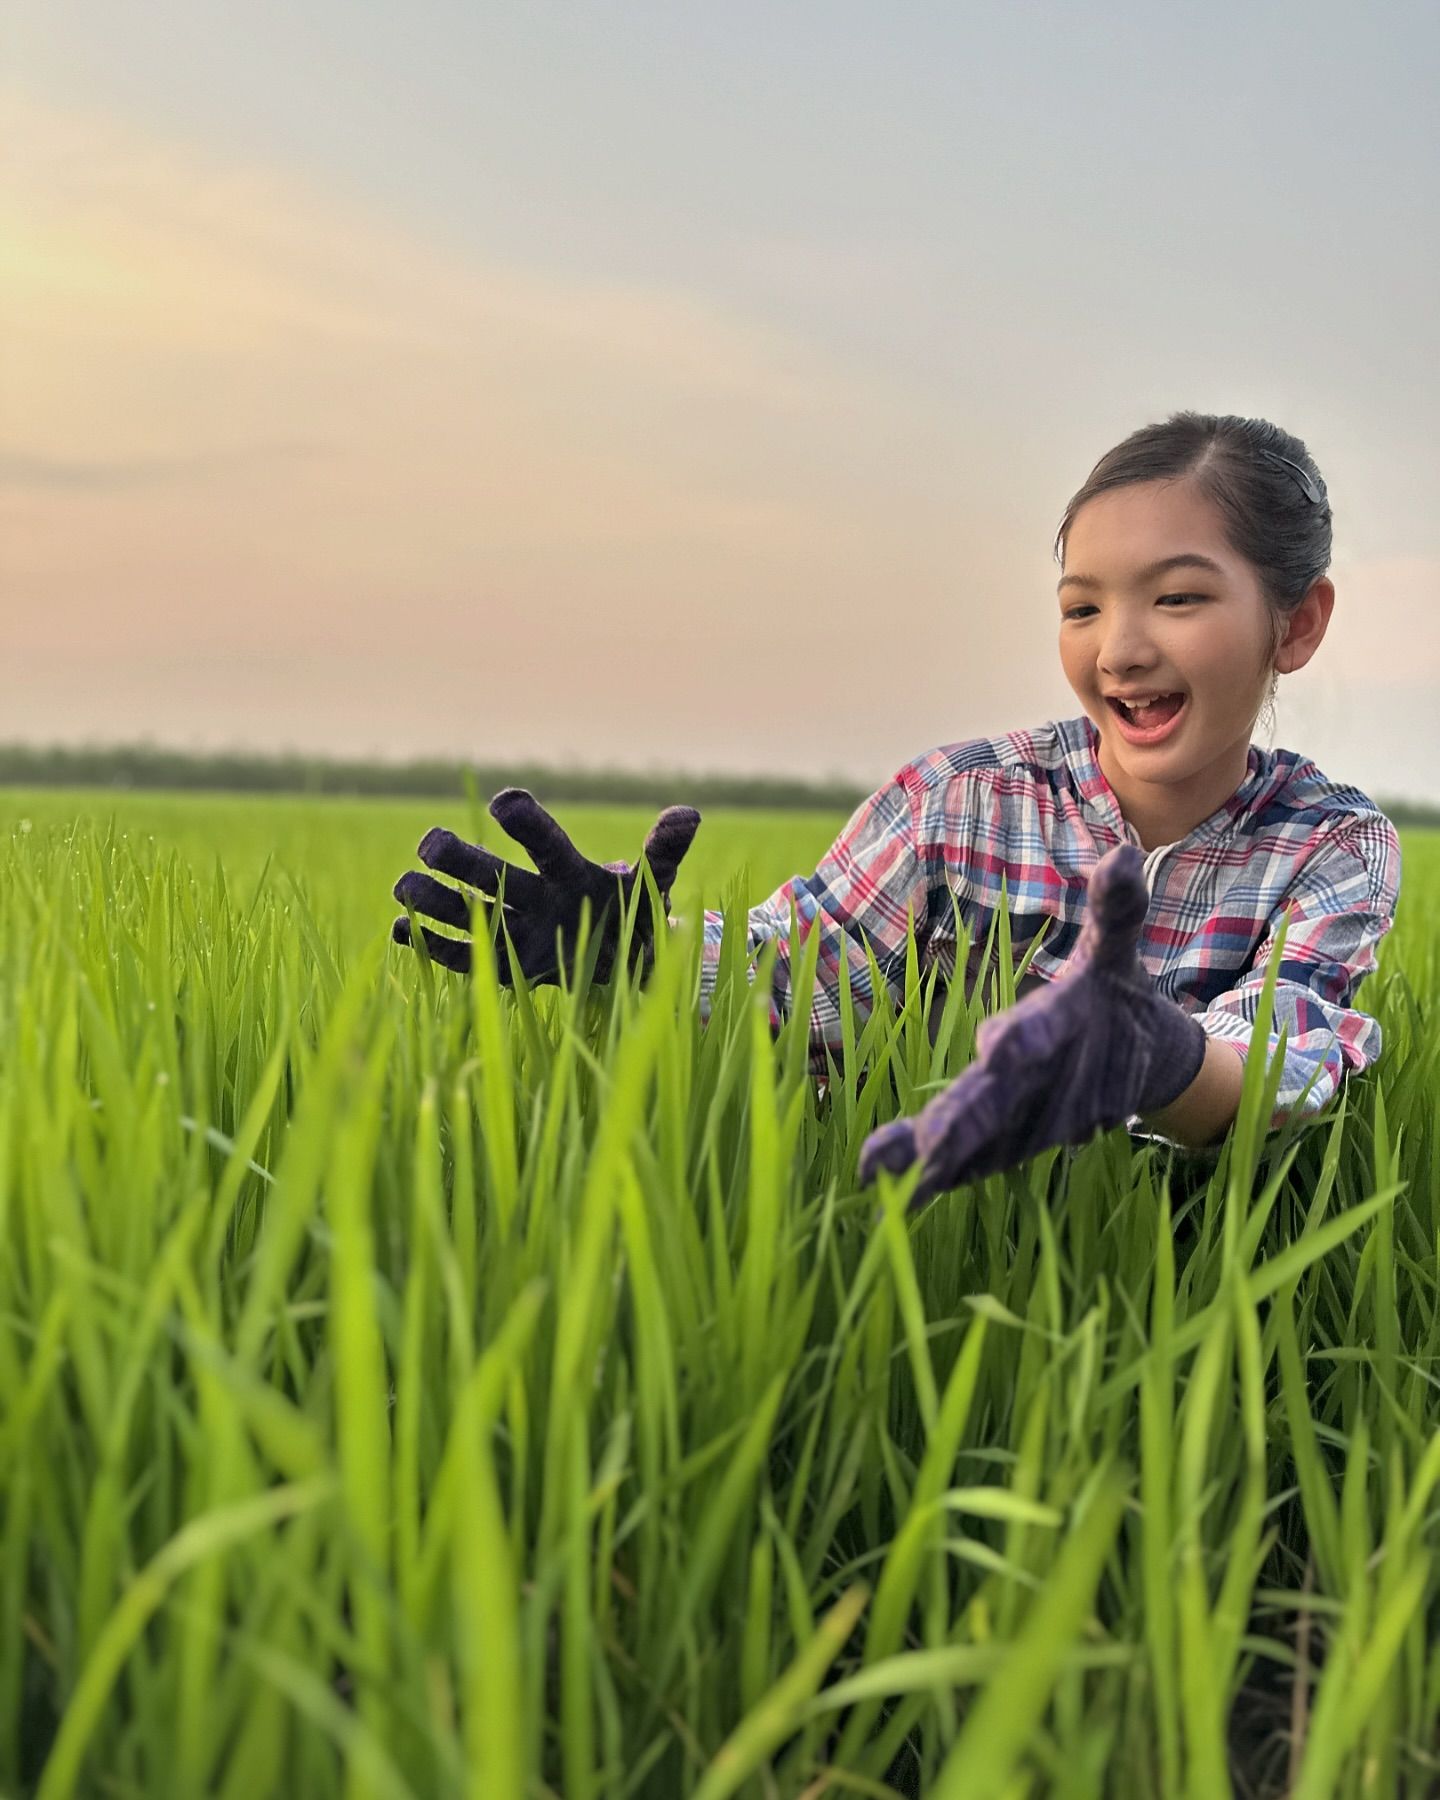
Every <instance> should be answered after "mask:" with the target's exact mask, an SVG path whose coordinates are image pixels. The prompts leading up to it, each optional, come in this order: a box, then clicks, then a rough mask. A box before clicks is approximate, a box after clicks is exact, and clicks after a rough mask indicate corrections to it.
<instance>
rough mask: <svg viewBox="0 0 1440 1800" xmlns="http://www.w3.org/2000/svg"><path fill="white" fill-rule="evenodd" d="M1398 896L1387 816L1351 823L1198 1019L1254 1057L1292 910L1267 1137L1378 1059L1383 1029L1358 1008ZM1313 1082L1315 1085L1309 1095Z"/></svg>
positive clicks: (1316, 1108) (1313, 860)
mask: <svg viewBox="0 0 1440 1800" xmlns="http://www.w3.org/2000/svg"><path fill="white" fill-rule="evenodd" d="M1399 891H1400V840H1399V837H1398V835H1397V834H1396V831H1395V827H1394V826H1393V825H1392V824H1391V823H1390V821H1389V820H1388V819H1387V818H1385V817H1384V815H1383V814H1367V815H1365V816H1364V817H1362V818H1359V819H1356V820H1354V821H1353V822H1349V823H1347V824H1346V825H1345V827H1344V828H1343V830H1342V831H1340V832H1337V833H1336V834H1334V835H1333V836H1332V837H1330V838H1328V839H1326V840H1325V841H1324V842H1323V843H1322V844H1321V845H1319V846H1317V848H1316V849H1315V851H1314V852H1313V853H1312V854H1311V856H1310V857H1309V858H1308V859H1307V861H1306V862H1305V864H1304V866H1303V868H1302V869H1301V871H1300V873H1299V875H1298V876H1297V878H1296V880H1295V882H1294V883H1293V885H1292V886H1291V888H1290V891H1289V892H1288V893H1287V894H1286V896H1285V898H1284V899H1283V900H1282V901H1281V903H1280V905H1279V906H1278V907H1277V908H1276V910H1275V912H1274V913H1273V914H1272V915H1271V918H1270V923H1269V929H1268V931H1267V933H1266V936H1265V939H1264V941H1263V942H1262V943H1261V945H1260V947H1259V949H1258V950H1257V951H1256V953H1255V957H1254V960H1253V961H1252V963H1251V965H1250V967H1249V968H1248V969H1247V970H1246V971H1245V974H1244V976H1243V977H1242V979H1241V980H1240V981H1238V982H1237V983H1236V985H1235V986H1234V987H1233V988H1230V989H1229V990H1228V991H1227V992H1226V993H1223V994H1219V995H1217V996H1216V998H1215V999H1214V1000H1212V1001H1211V1002H1210V1004H1209V1006H1207V1007H1206V1008H1205V1010H1204V1011H1203V1012H1200V1013H1197V1014H1196V1015H1195V1016H1196V1018H1197V1019H1198V1020H1199V1022H1200V1024H1201V1025H1202V1026H1203V1027H1204V1028H1205V1031H1206V1032H1207V1034H1208V1035H1209V1036H1210V1037H1213V1038H1219V1039H1221V1040H1222V1041H1223V1042H1226V1043H1230V1044H1233V1045H1234V1046H1235V1047H1236V1049H1237V1050H1239V1051H1241V1052H1242V1053H1243V1052H1247V1051H1248V1049H1249V1047H1250V1043H1251V1040H1252V1038H1253V1035H1254V1026H1255V1015H1256V1012H1257V1011H1258V1009H1259V1005H1260V990H1261V988H1262V987H1263V986H1264V983H1265V976H1266V972H1267V968H1268V965H1269V963H1270V960H1271V956H1272V954H1273V952H1274V947H1275V936H1276V933H1277V931H1278V929H1279V925H1280V921H1281V919H1282V918H1283V917H1284V915H1285V913H1286V911H1287V910H1288V911H1289V912H1290V915H1291V917H1290V925H1289V929H1288V931H1287V932H1286V937H1285V948H1284V951H1283V953H1282V955H1281V959H1280V966H1279V968H1278V969H1277V970H1276V974H1275V998H1274V1013H1273V1015H1272V1018H1271V1030H1270V1038H1269V1048H1268V1052H1267V1057H1266V1061H1267V1064H1269V1063H1270V1062H1271V1061H1273V1058H1274V1055H1275V1052H1276V1050H1277V1048H1278V1046H1279V1037H1280V1030H1281V1028H1282V1027H1284V1029H1285V1032H1286V1044H1285V1062H1284V1068H1283V1071H1282V1073H1281V1078H1280V1087H1279V1091H1278V1093H1277V1094H1276V1097H1275V1111H1274V1114H1273V1115H1272V1117H1271V1120H1270V1124H1269V1127H1268V1129H1269V1130H1271V1131H1274V1130H1276V1129H1278V1127H1279V1126H1280V1125H1281V1124H1283V1123H1284V1121H1285V1120H1286V1118H1287V1117H1289V1116H1290V1115H1291V1114H1292V1113H1293V1112H1294V1111H1295V1109H1296V1108H1297V1106H1298V1107H1299V1108H1300V1109H1301V1111H1302V1113H1303V1114H1304V1115H1306V1116H1308V1115H1310V1114H1314V1113H1318V1112H1320V1111H1321V1110H1322V1109H1323V1108H1324V1107H1326V1106H1327V1105H1328V1104H1329V1103H1330V1101H1332V1100H1333V1099H1334V1098H1335V1096H1336V1094H1337V1093H1338V1092H1339V1089H1340V1084H1341V1082H1342V1080H1343V1079H1344V1077H1345V1075H1346V1074H1347V1073H1349V1072H1350V1071H1351V1070H1357V1069H1364V1068H1366V1067H1368V1066H1369V1065H1370V1064H1371V1063H1373V1062H1374V1061H1375V1060H1376V1058H1377V1057H1378V1056H1379V1055H1380V1049H1381V1036H1380V1025H1379V1022H1378V1021H1377V1020H1376V1019H1373V1018H1372V1017H1371V1016H1370V1015H1369V1014H1368V1013H1364V1012H1361V1011H1360V1010H1359V1008H1358V1007H1356V1006H1354V1005H1353V1004H1352V1001H1353V998H1354V994H1355V990H1356V988H1357V987H1358V986H1359V985H1360V983H1361V981H1362V980H1363V979H1364V978H1365V976H1366V975H1368V974H1369V973H1370V971H1371V970H1372V969H1373V968H1374V967H1375V965H1376V961H1377V955H1376V952H1377V949H1378V946H1379V943H1380V940H1381V939H1382V938H1383V937H1384V936H1385V934H1386V932H1387V931H1389V930H1390V928H1391V926H1392V925H1393V924H1394V923H1395V905H1396V901H1397V898H1398V896H1399ZM1312 1076H1313V1077H1314V1085H1313V1086H1312V1087H1311V1088H1310V1091H1309V1093H1308V1094H1304V1090H1305V1087H1306V1085H1307V1083H1309V1082H1310V1080H1311V1077H1312ZM1302 1094H1304V1099H1303V1101H1302V1099H1301V1095H1302Z"/></svg>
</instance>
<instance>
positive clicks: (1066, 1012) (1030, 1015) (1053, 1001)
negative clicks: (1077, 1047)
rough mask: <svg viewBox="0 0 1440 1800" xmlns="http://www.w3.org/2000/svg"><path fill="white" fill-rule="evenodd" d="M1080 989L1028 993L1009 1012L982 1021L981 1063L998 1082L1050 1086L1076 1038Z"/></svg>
mask: <svg viewBox="0 0 1440 1800" xmlns="http://www.w3.org/2000/svg"><path fill="white" fill-rule="evenodd" d="M1077 992H1079V990H1078V989H1076V988H1074V987H1072V986H1070V985H1069V984H1068V983H1067V984H1065V985H1063V986H1052V987H1050V988H1044V989H1042V990H1041V991H1040V992H1039V993H1038V994H1029V995H1027V996H1026V998H1025V999H1024V1000H1021V1001H1019V1002H1018V1003H1017V1004H1016V1005H1014V1006H1011V1007H1007V1008H1006V1010H1005V1011H1004V1012H1000V1013H993V1014H992V1015H991V1016H990V1017H989V1018H988V1019H982V1020H981V1022H980V1026H979V1028H978V1030H977V1031H976V1033H975V1047H976V1051H977V1055H978V1060H980V1061H983V1062H984V1064H985V1067H986V1069H987V1070H988V1071H989V1073H990V1074H992V1075H993V1076H995V1077H996V1078H997V1079H998V1080H1004V1081H1007V1082H1020V1083H1023V1084H1025V1085H1032V1084H1033V1083H1035V1082H1037V1081H1038V1082H1049V1081H1053V1080H1054V1079H1055V1078H1056V1075H1057V1073H1058V1071H1057V1070H1056V1069H1055V1067H1054V1059H1055V1057H1056V1056H1057V1055H1058V1054H1059V1052H1060V1050H1061V1049H1062V1048H1063V1047H1064V1045H1065V1043H1066V1041H1067V1040H1068V1039H1070V1038H1071V1037H1073V1036H1074V1028H1075V1000H1074V996H1075V995H1076V993H1077Z"/></svg>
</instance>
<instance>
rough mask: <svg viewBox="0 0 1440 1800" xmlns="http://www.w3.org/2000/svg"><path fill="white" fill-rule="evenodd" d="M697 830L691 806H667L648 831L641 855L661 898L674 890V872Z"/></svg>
mask: <svg viewBox="0 0 1440 1800" xmlns="http://www.w3.org/2000/svg"><path fill="white" fill-rule="evenodd" d="M699 829H700V815H699V813H698V812H696V810H695V808H694V807H693V806H667V807H666V808H665V810H664V812H662V813H661V814H660V816H659V818H658V819H656V821H655V823H654V824H653V825H652V826H651V827H650V830H649V833H648V834H647V836H646V838H645V849H644V852H643V854H644V856H645V860H646V861H647V862H648V863H649V864H650V868H651V871H652V873H653V874H654V876H655V885H656V887H657V888H658V889H659V890H660V892H661V893H662V894H668V893H669V892H670V889H671V888H672V887H673V886H674V884H675V872H676V870H677V869H678V868H679V867H680V864H681V863H682V862H683V861H684V858H685V852H686V851H687V850H688V849H689V848H690V846H691V844H692V843H693V842H694V841H695V833H696V832H697V831H698V830H699Z"/></svg>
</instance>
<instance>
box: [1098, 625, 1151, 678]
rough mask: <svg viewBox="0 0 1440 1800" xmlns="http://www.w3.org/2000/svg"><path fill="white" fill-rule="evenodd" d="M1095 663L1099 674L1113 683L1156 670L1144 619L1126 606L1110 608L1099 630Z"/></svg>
mask: <svg viewBox="0 0 1440 1800" xmlns="http://www.w3.org/2000/svg"><path fill="white" fill-rule="evenodd" d="M1095 660H1096V664H1097V666H1098V668H1099V671H1100V673H1101V674H1102V675H1105V676H1107V677H1108V678H1109V679H1110V680H1112V681H1122V680H1124V679H1125V678H1126V677H1127V676H1133V675H1137V674H1142V675H1143V674H1144V673H1145V672H1146V670H1148V669H1153V668H1155V667H1156V664H1157V660H1158V659H1157V657H1156V654H1155V646H1154V644H1153V643H1152V642H1151V640H1150V637H1149V634H1148V632H1147V630H1146V628H1145V623H1144V620H1143V619H1142V618H1140V617H1138V616H1137V615H1135V614H1134V613H1131V612H1130V611H1128V610H1127V609H1126V608H1125V607H1116V608H1114V609H1112V611H1111V612H1110V614H1109V616H1108V617H1107V618H1106V620H1105V622H1104V624H1103V625H1102V626H1101V628H1100V648H1099V650H1098V652H1097V653H1096V659H1095Z"/></svg>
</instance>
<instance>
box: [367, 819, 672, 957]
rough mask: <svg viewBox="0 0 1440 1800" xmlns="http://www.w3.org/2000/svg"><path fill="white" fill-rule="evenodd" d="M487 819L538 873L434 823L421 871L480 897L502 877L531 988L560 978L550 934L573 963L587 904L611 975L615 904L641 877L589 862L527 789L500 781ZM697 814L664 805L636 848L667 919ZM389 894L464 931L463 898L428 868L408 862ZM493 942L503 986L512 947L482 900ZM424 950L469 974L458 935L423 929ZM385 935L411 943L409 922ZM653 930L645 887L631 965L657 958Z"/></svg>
mask: <svg viewBox="0 0 1440 1800" xmlns="http://www.w3.org/2000/svg"><path fill="white" fill-rule="evenodd" d="M490 813H491V816H492V817H493V818H494V819H495V820H496V821H497V822H498V824H499V825H500V826H501V827H502V828H503V829H504V831H505V832H506V833H508V835H509V836H510V837H513V838H514V839H515V841H516V842H517V843H518V844H521V845H523V846H524V848H525V849H526V850H528V851H529V853H530V856H531V859H532V860H533V862H534V864H535V867H536V869H537V870H538V871H539V873H538V874H533V875H532V874H531V872H530V871H529V870H528V869H520V868H516V867H515V865H514V864H512V863H507V862H502V861H501V859H500V858H499V857H498V856H496V855H495V854H494V853H493V852H492V851H489V850H486V849H484V848H482V846H481V845H479V844H467V843H466V842H465V840H464V839H463V838H458V837H456V836H455V834H454V832H453V831H444V830H442V829H441V827H440V826H438V825H437V826H436V827H435V829H434V830H433V831H427V832H426V834H425V836H424V837H423V838H422V839H421V840H420V847H419V850H418V852H417V854H418V855H419V858H420V860H421V862H423V863H424V864H425V865H426V866H427V867H428V868H431V869H438V870H439V871H440V873H441V874H442V875H453V876H454V877H455V878H456V880H458V881H464V882H467V883H468V884H469V885H470V886H471V887H472V888H478V889H479V890H480V892H481V894H483V895H484V896H485V897H486V901H494V900H495V899H496V897H497V896H498V894H499V892H500V881H501V877H502V876H503V877H504V881H505V897H504V907H505V926H506V929H507V930H508V931H509V933H510V938H511V942H512V943H513V944H514V946H515V956H516V958H517V960H518V962H519V966H520V970H521V973H522V974H523V975H524V977H525V979H526V981H528V982H529V983H530V984H531V985H532V986H541V985H544V984H545V983H547V982H549V983H552V984H558V982H559V980H560V969H559V963H558V961H557V958H556V937H557V934H558V936H559V937H560V939H561V941H562V943H563V947H564V955H565V960H566V968H567V971H568V970H569V969H571V968H572V967H573V958H574V952H575V939H576V936H577V934H578V932H579V929H580V907H581V902H582V901H584V900H586V899H588V900H589V902H590V918H591V926H590V929H591V941H592V942H593V941H594V936H595V934H596V933H597V932H598V933H599V936H600V950H599V956H598V959H597V961H596V965H595V979H596V980H597V981H608V980H609V979H610V976H611V974H612V972H613V970H614V966H615V957H616V954H617V952H618V950H619V945H620V919H621V916H622V915H621V908H622V907H623V906H624V905H626V904H627V903H628V902H629V899H630V895H631V893H632V891H633V890H634V887H635V883H636V882H637V881H639V879H640V874H639V865H638V864H634V865H632V864H630V863H624V862H614V863H594V862H590V861H589V860H588V859H587V858H585V857H583V856H582V855H581V854H580V852H579V851H578V850H577V849H576V848H575V846H574V844H572V843H571V841H570V839H569V838H568V837H567V836H566V834H565V833H564V831H563V830H562V829H561V828H560V826H559V825H558V824H556V822H555V820H554V819H553V818H551V816H550V814H549V813H548V812H546V810H545V808H544V807H543V806H541V804H540V802H539V801H538V800H537V799H536V798H535V796H534V795H533V794H531V793H528V792H527V791H526V789H524V788H504V789H502V790H501V792H500V793H498V794H497V795H496V796H495V798H494V799H493V800H492V801H491V802H490ZM699 824H700V815H699V813H698V812H696V811H695V809H694V807H693V806H667V807H666V809H665V810H664V812H662V813H661V814H660V817H659V818H658V819H657V820H656V821H655V823H654V824H653V825H652V826H651V828H650V833H649V835H648V836H647V837H646V839H645V846H644V849H643V851H642V852H641V854H642V855H643V856H644V857H645V859H646V860H647V861H648V862H649V864H650V868H651V872H652V873H653V874H654V877H655V885H656V888H657V889H658V890H659V894H660V899H661V903H662V905H664V906H665V908H666V911H667V916H668V911H669V901H670V889H671V887H672V886H673V885H674V881H675V871H676V870H677V869H678V868H679V866H680V863H681V860H682V858H683V857H684V855H685V852H686V851H687V850H688V849H689V848H690V844H691V841H692V839H693V838H694V836H695V832H696V829H697V828H698V826H699ZM394 893H395V898H396V899H397V900H398V901H399V902H400V903H401V905H402V906H409V907H413V908H414V910H415V911H416V912H417V913H424V914H425V915H426V917H427V918H431V919H439V920H440V921H441V922H442V923H443V924H446V925H455V926H458V927H459V928H460V929H461V930H464V931H468V930H469V929H470V899H469V896H468V895H465V894H462V893H460V892H459V891H458V890H457V889H456V888H453V887H447V886H446V885H445V883H444V882H443V881H436V880H435V878H434V876H432V875H422V874H421V873H420V871H419V870H418V869H412V870H411V871H410V872H409V873H408V874H406V875H402V876H401V877H400V879H399V880H398V881H397V882H396V883H395V889H394ZM481 912H482V913H483V914H484V916H485V918H486V920H487V922H488V924H489V927H490V931H491V934H492V938H493V941H494V944H495V964H496V972H497V973H498V975H499V977H500V980H501V981H502V982H503V983H504V984H505V986H507V987H513V986H514V976H513V974H512V972H511V967H510V953H509V951H508V949H507V948H506V944H505V938H504V935H503V934H502V933H501V932H500V929H499V923H498V921H497V920H496V919H495V916H494V908H493V906H491V905H489V904H484V903H482V906H481ZM421 929H422V931H424V934H425V942H426V944H427V945H428V946H429V950H430V954H431V956H433V957H434V959H435V961H436V962H438V963H443V964H444V966H445V967H446V968H447V969H454V970H455V971H456V972H457V974H461V975H466V974H468V973H469V971H470V945H469V944H468V943H467V942H465V941H464V940H463V939H459V938H450V937H441V936H440V935H439V933H438V932H434V931H431V930H429V929H428V928H426V927H424V926H422V927H421ZM390 935H391V937H393V938H394V940H395V942H396V943H397V944H408V943H409V942H410V941H411V940H410V920H409V919H408V918H404V919H396V921H395V923H394V924H393V925H392V926H391V928H390ZM654 952H655V928H654V921H653V920H652V918H651V907H650V900H649V895H648V893H647V892H646V890H645V888H644V886H643V885H642V887H641V890H640V897H639V900H638V901H637V902H636V912H635V929H634V933H633V935H632V937H631V940H630V966H631V968H632V969H633V968H634V967H635V965H636V964H637V962H639V961H641V959H642V958H643V960H644V964H645V967H646V969H647V970H648V969H649V967H650V965H651V963H652V962H653V961H654Z"/></svg>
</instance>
